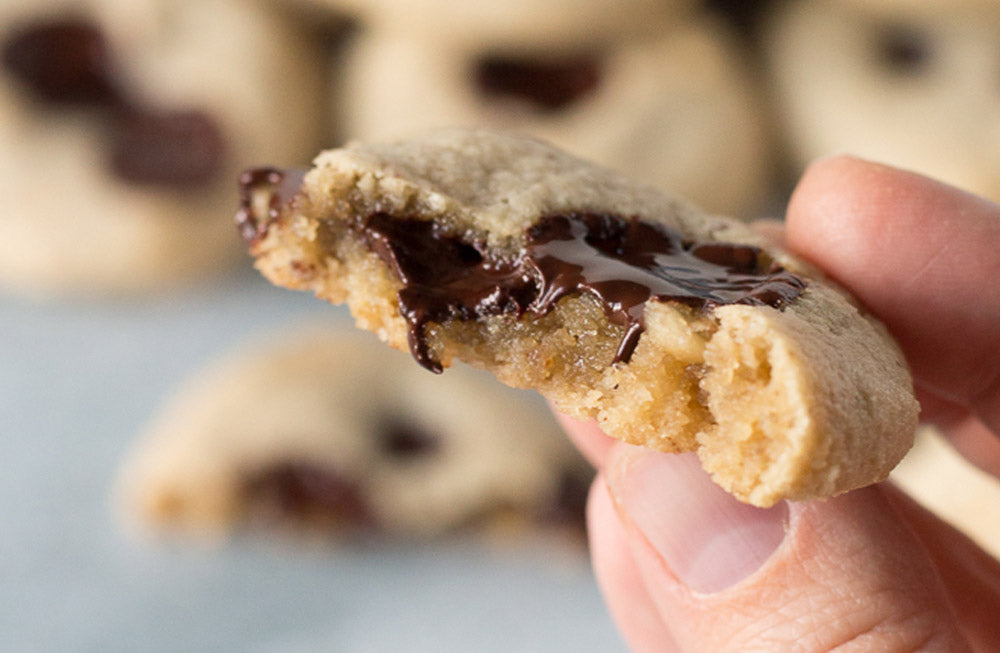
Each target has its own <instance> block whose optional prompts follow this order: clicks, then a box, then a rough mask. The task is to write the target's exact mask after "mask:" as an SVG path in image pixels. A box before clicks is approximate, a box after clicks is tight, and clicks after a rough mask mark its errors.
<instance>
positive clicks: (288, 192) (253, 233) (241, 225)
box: [236, 168, 306, 244]
mask: <svg viewBox="0 0 1000 653" xmlns="http://www.w3.org/2000/svg"><path fill="white" fill-rule="evenodd" d="M305 176H306V171H305V170H300V169H297V168H290V169H285V170H282V169H278V168H251V169H250V170H246V171H244V172H243V174H241V175H240V182H239V184H240V191H239V192H240V195H239V209H238V210H237V211H236V228H237V229H239V232H240V236H242V238H243V240H244V241H246V242H247V243H248V244H252V243H255V242H257V241H258V240H260V239H261V238H263V237H264V236H265V235H266V234H267V228H268V226H269V225H270V224H271V223H272V222H274V221H275V220H277V219H278V216H279V214H280V213H281V208H282V207H283V206H285V205H287V204H288V203H289V202H291V201H292V198H293V197H295V195H296V194H298V192H299V190H301V189H302V180H303V179H304V178H305ZM261 189H267V190H268V191H269V192H270V193H271V195H270V198H269V199H268V209H267V217H266V218H265V219H263V220H259V219H258V218H257V215H256V211H255V210H254V206H253V198H254V194H255V193H256V192H257V191H260V190H261Z"/></svg>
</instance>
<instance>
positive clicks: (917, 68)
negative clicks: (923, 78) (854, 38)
mask: <svg viewBox="0 0 1000 653" xmlns="http://www.w3.org/2000/svg"><path fill="white" fill-rule="evenodd" d="M874 38H875V48H876V56H877V57H878V62H879V63H880V64H881V65H882V67H883V68H885V69H886V70H887V71H888V72H890V73H892V74H893V75H899V76H914V75H919V74H921V73H923V72H924V71H925V70H926V69H927V67H928V66H929V65H930V63H931V57H932V56H933V48H932V45H931V42H930V38H929V36H928V35H927V34H924V33H922V32H921V31H920V30H919V29H917V28H914V27H909V26H906V25H884V26H882V27H880V28H879V29H878V30H877V32H876V35H875V37H874Z"/></svg>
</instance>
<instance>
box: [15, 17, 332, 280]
mask: <svg viewBox="0 0 1000 653" xmlns="http://www.w3.org/2000/svg"><path fill="white" fill-rule="evenodd" d="M0 54H2V61H0V64H2V65H0V142H2V143H3V151H2V152H0V195H2V196H3V198H4V212H3V214H2V215H0V226H2V230H3V233H4V238H3V239H2V240H0V286H4V287H6V288H8V289H10V290H15V291H20V292H26V293H35V294H42V295H50V294H69V293H74V294H80V293H82V294H85V295H104V294H115V293H123V292H131V293H134V292H141V291H149V290H154V289H160V288H163V287H166V286H169V285H171V284H174V283H177V282H180V281H192V280H196V279H199V278H202V277H205V276H208V275H214V274H218V273H219V272H221V271H223V270H226V269H227V268H228V267H230V266H231V265H232V264H233V263H234V262H235V261H236V260H238V257H239V256H240V247H239V242H238V238H236V236H235V229H234V227H233V225H232V221H231V215H232V206H233V199H232V198H233V192H234V191H233V189H234V187H235V181H234V180H235V179H236V178H237V176H238V175H239V172H240V171H241V170H242V169H243V168H245V167H247V166H248V165H253V164H254V163H255V162H259V161H264V160H275V159H277V160H280V161H287V162H289V163H290V164H302V163H305V162H308V159H309V156H310V155H311V152H312V151H314V150H315V148H316V145H317V143H322V142H323V141H324V139H323V129H324V127H323V125H324V123H325V122H326V115H325V113H326V111H327V108H326V106H325V100H322V99H320V98H322V97H323V96H324V91H323V89H324V84H325V76H324V73H323V70H324V65H325V62H324V61H323V59H324V57H323V54H322V52H321V51H320V50H319V49H318V48H317V47H316V43H315V41H314V39H313V38H312V37H311V35H309V32H308V31H307V30H304V29H302V26H301V24H300V23H299V22H298V21H297V20H296V19H295V17H293V16H292V15H290V14H288V13H287V12H286V10H285V9H284V8H283V7H282V5H281V3H276V2H273V1H272V2H268V1H265V0H170V1H167V0H132V1H130V2H120V1H111V0H91V1H87V0H77V1H69V0H62V1H60V0H41V1H40V2H33V3H24V2H16V1H15V0H3V1H2V3H0Z"/></svg>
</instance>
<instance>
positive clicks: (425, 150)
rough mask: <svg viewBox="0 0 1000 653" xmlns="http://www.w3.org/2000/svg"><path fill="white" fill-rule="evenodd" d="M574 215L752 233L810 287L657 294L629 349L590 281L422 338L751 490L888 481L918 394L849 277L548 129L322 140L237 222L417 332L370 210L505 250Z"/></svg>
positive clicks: (286, 279)
mask: <svg viewBox="0 0 1000 653" xmlns="http://www.w3.org/2000/svg"><path fill="white" fill-rule="evenodd" d="M568 213H600V214H610V215H615V216H621V217H622V218H627V219H631V218H638V219H639V220H641V221H642V222H645V223H652V224H658V225H663V226H665V227H668V228H670V229H672V230H675V231H676V232H678V233H679V234H681V236H682V237H683V238H684V239H685V240H687V241H691V242H696V243H705V242H708V243H736V244H739V245H741V246H751V247H753V248H755V249H756V250H757V251H759V252H760V254H761V256H762V257H764V258H766V259H768V260H770V261H772V262H773V263H774V265H777V266H779V267H780V268H781V269H783V270H787V271H788V272H790V273H792V274H794V275H797V276H799V277H801V278H802V279H803V280H804V281H805V284H804V289H803V290H802V292H801V294H800V295H799V296H798V297H796V298H795V299H794V300H793V301H790V302H788V303H787V304H786V305H784V306H782V307H780V308H774V307H771V306H761V305H744V304H733V305H722V306H716V307H711V308H695V307H692V306H689V305H687V304H684V303H681V302H674V301H657V300H655V299H653V300H650V301H648V302H647V303H646V304H645V307H644V323H645V324H644V326H645V329H644V331H643V333H642V335H641V337H640V338H639V340H638V343H637V345H636V347H635V349H634V351H633V352H632V355H631V356H630V357H629V359H628V362H627V363H624V362H617V363H615V362H614V361H615V360H616V353H617V352H618V348H619V346H620V344H621V343H622V341H623V337H624V335H625V333H624V331H625V328H624V327H623V326H620V325H618V324H616V323H614V322H613V321H611V320H609V319H608V315H607V313H606V311H605V308H604V307H602V305H601V303H600V302H599V301H597V299H595V297H594V296H593V295H592V294H590V293H584V292H577V293H569V294H567V295H565V296H563V297H562V298H561V299H559V301H558V302H555V303H554V305H553V306H552V308H551V310H549V311H548V312H547V313H544V314H542V315H530V314H524V315H521V316H517V315H510V314H506V315H493V316H483V317H479V318H478V319H457V318H453V319H444V320H442V321H440V322H430V323H428V324H426V325H424V326H423V329H422V333H421V334H419V335H420V337H421V338H422V339H423V340H424V342H425V343H426V347H427V350H428V352H429V354H430V356H431V357H432V358H433V360H435V361H438V362H440V364H441V365H442V366H445V367H446V366H448V365H449V364H450V363H451V361H452V359H454V358H457V359H460V360H464V361H466V362H469V363H471V364H473V365H475V366H479V367H484V368H487V369H489V370H491V371H492V372H493V373H494V374H496V376H497V377H498V378H500V379H501V380H502V381H503V382H505V383H507V384H509V385H512V386H515V387H528V388H535V389H537V390H539V391H540V392H541V393H542V394H543V395H545V396H546V397H548V398H549V399H551V400H552V401H554V402H555V403H556V404H557V405H558V406H559V407H560V409H562V410H563V411H565V412H566V413H568V414H569V415H571V416H574V417H577V418H581V419H586V418H594V419H596V420H597V422H598V424H599V425H600V427H601V428H602V429H603V430H604V431H605V432H607V433H608V434H609V435H612V436H614V437H617V438H619V439H622V440H624V441H626V442H630V443H632V444H637V445H643V446H647V447H651V448H655V449H659V450H663V451H671V452H679V451H697V453H698V455H699V456H700V458H701V460H702V463H703V465H704V467H705V468H706V469H707V470H708V471H709V472H710V473H711V474H712V476H713V478H714V480H715V481H716V482H717V483H719V484H720V485H721V486H722V487H724V488H725V489H726V490H728V491H729V492H731V493H732V494H734V495H735V496H736V497H738V498H739V499H741V500H743V501H747V502H750V503H753V504H755V505H761V506H767V505H771V504H773V503H775V502H776V501H778V500H781V499H785V498H790V499H808V498H815V497H826V496H832V495H835V494H838V493H840V492H844V491H847V490H849V489H853V488H856V487H860V486H863V485H867V484H869V483H872V482H876V481H879V480H881V479H883V478H885V476H886V475H887V474H888V473H889V471H890V470H891V469H892V467H893V466H894V465H895V464H896V463H897V462H898V461H899V460H900V459H901V458H902V456H903V455H904V453H905V452H906V451H907V449H908V448H909V447H910V445H911V444H912V440H913V432H914V429H915V425H916V417H917V405H916V402H915V400H914V398H913V394H912V384H911V380H910V377H909V373H908V371H907V368H906V365H905V362H904V361H903V359H902V356H901V354H900V352H899V351H898V348H897V347H896V346H895V344H894V343H893V342H892V340H891V339H890V338H889V336H888V335H887V333H886V332H885V329H884V328H883V327H882V326H881V325H880V324H879V323H878V322H877V321H875V320H874V319H873V318H871V317H869V316H867V315H865V314H863V313H862V312H860V311H859V310H858V308H857V307H856V306H855V305H854V304H853V303H852V302H851V300H850V299H849V298H848V297H847V296H846V295H845V294H844V293H843V292H842V291H841V290H839V289H836V288H834V287H833V286H832V285H831V284H829V283H827V282H825V281H823V280H822V279H820V278H819V275H818V274H817V273H816V272H815V271H814V270H811V269H810V268H809V267H808V266H807V265H805V264H804V263H802V262H800V261H797V260H795V259H794V258H792V257H790V256H789V255H787V254H785V253H784V252H782V251H780V250H778V249H777V248H775V247H774V246H773V245H771V244H770V243H768V242H767V241H765V240H764V239H763V238H761V237H759V236H757V235H756V234H755V233H754V232H753V231H752V230H750V229H749V228H748V227H746V226H745V225H744V224H742V223H740V222H738V221H736V220H731V219H728V218H722V217H717V216H709V215H705V214H703V213H701V212H700V211H698V210H697V209H695V208H694V207H692V206H690V205H688V204H686V203H684V202H682V201H679V200H677V199H674V198H671V197H668V196H666V195H664V194H663V193H661V192H660V191H658V190H655V189H652V188H649V187H646V186H643V185H639V184H636V183H633V182H631V181H629V180H627V179H624V178H622V177H619V176H617V175H615V174H613V173H611V172H608V171H606V170H604V169H602V168H599V167H596V166H593V165H591V164H588V163H586V162H584V161H582V160H579V159H577V158H575V157H573V156H571V155H569V154H566V153H564V152H561V151H559V150H557V149H554V148H552V147H551V146H549V145H547V144H545V143H542V142H540V141H537V140H532V139H526V138H520V137H517V136H513V135H506V134H497V133H493V132H485V131H477V130H460V129H451V130H438V131H435V132H432V133H429V134H426V135H424V136H422V137H420V138H417V139H414V140H410V141H401V142H396V143H388V144H352V145H349V146H348V147H346V148H343V149H339V150H331V151H328V152H324V153H322V154H321V155H320V156H319V157H318V158H317V159H316V161H315V167H314V168H313V169H312V170H311V171H310V172H309V173H308V174H307V175H306V176H305V179H304V184H303V185H302V188H301V190H300V191H299V192H297V193H293V192H291V191H290V189H288V188H285V189H283V192H281V193H276V191H275V189H274V188H273V187H270V186H268V185H256V186H254V187H252V188H248V189H247V190H246V197H245V206H244V209H243V211H242V212H241V218H240V219H241V220H242V222H243V226H244V229H243V230H244V234H245V235H247V236H248V237H249V238H248V239H249V240H250V242H251V245H250V248H251V252H252V253H253V255H254V256H255V257H256V259H257V262H256V264H257V267H258V268H259V269H260V270H261V271H262V272H263V274H264V275H265V276H266V277H268V278H269V279H270V280H271V281H272V282H274V283H276V284H278V285H281V286H286V287H289V288H296V289H303V290H311V291H313V292H315V293H316V294H317V295H318V296H319V297H321V298H323V299H326V300H328V301H330V302H333V303H346V304H347V305H348V306H349V307H350V310H351V312H352V314H353V315H354V317H355V319H356V322H357V324H358V326H360V327H362V328H365V329H368V330H371V331H374V332H376V333H377V334H378V335H379V336H380V337H381V338H382V339H383V340H385V341H386V342H388V343H390V344H391V345H393V346H395V347H396V348H399V349H406V348H407V347H408V346H409V343H408V331H409V326H410V325H409V324H408V322H407V321H406V319H404V317H403V316H401V313H400V306H399V299H398V293H399V291H400V290H401V288H402V287H403V283H402V282H401V281H400V279H399V278H398V277H397V276H396V275H395V274H394V272H393V270H392V269H391V267H390V266H389V265H387V264H386V262H385V260H384V259H383V258H380V256H379V255H378V254H377V253H376V252H374V251H373V249H372V248H371V247H370V246H369V243H368V242H366V240H365V238H364V236H363V233H362V232H361V230H359V229H358V228H357V224H358V221H359V220H364V219H365V218H366V217H367V216H371V215H374V214H385V215H388V216H391V217H392V218H395V219H400V220H420V221H428V220H430V221H433V222H434V229H435V230H436V231H438V232H440V233H443V234H447V235H448V236H451V237H454V238H458V239H460V240H462V241H464V242H467V243H477V246H478V247H480V248H483V249H485V250H486V251H488V252H489V254H490V256H491V257H492V258H494V259H495V260H497V261H511V260H514V259H516V258H517V257H518V255H519V253H521V252H523V250H524V248H525V245H526V233H527V230H528V229H529V228H530V227H532V226H533V225H535V224H537V223H538V222H539V220H540V219H541V218H543V217H544V216H548V215H553V214H568ZM248 224H249V225H250V226H251V227H252V228H251V229H247V225H248Z"/></svg>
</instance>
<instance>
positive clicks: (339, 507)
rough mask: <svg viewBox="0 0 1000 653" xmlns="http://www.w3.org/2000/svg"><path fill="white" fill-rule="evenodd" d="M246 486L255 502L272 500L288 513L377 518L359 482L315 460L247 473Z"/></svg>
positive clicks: (353, 521) (363, 520)
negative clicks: (359, 486)
mask: <svg viewBox="0 0 1000 653" xmlns="http://www.w3.org/2000/svg"><path fill="white" fill-rule="evenodd" d="M243 489H244V493H245V495H246V496H247V497H248V498H249V499H250V500H251V501H252V502H261V503H266V504H270V505H272V506H274V507H276V508H277V509H278V510H279V511H280V512H281V513H282V515H283V516H286V517H291V518H308V517H312V516H319V515H322V516H325V517H331V518H333V519H336V520H338V521H341V522H345V523H347V524H349V525H357V526H365V525H369V524H371V522H372V519H373V516H372V514H371V510H370V508H369V507H368V506H367V505H366V503H365V501H364V498H363V497H362V496H361V492H360V490H359V488H358V486H357V484H356V483H353V482H351V481H349V480H347V479H345V478H343V477H342V476H340V475H339V474H337V472H335V471H334V470H332V469H329V468H325V467H320V466H318V465H315V464H313V463H307V462H300V461H286V462H282V463H276V464H274V465H272V466H270V467H267V468H265V469H262V470H259V471H257V472H255V473H253V474H251V475H249V476H247V477H246V478H245V479H244V482H243Z"/></svg>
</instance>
